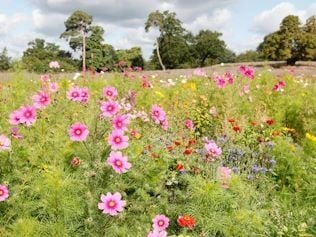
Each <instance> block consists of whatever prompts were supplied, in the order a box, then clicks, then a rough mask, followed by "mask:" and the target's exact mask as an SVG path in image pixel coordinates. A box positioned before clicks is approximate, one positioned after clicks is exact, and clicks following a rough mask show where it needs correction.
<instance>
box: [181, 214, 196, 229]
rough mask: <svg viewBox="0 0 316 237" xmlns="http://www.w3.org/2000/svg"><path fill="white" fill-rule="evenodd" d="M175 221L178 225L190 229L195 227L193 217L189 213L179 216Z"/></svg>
mask: <svg viewBox="0 0 316 237" xmlns="http://www.w3.org/2000/svg"><path fill="white" fill-rule="evenodd" d="M177 223H178V225H179V226H181V227H183V228H188V229H191V230H192V229H193V228H194V227H195V219H194V218H193V217H192V216H190V215H183V216H179V217H178V219H177Z"/></svg>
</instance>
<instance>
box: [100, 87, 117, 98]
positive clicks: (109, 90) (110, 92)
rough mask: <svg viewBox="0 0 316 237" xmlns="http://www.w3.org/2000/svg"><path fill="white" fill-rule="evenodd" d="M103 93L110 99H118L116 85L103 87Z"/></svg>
mask: <svg viewBox="0 0 316 237" xmlns="http://www.w3.org/2000/svg"><path fill="white" fill-rule="evenodd" d="M103 95H104V96H105V97H106V98H107V99H109V100H116V98H117V95H118V93H117V90H116V88H115V87H111V86H108V87H105V88H103Z"/></svg>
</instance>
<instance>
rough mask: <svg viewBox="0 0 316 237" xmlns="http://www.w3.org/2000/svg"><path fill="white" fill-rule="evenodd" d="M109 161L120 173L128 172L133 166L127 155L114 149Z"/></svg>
mask: <svg viewBox="0 0 316 237" xmlns="http://www.w3.org/2000/svg"><path fill="white" fill-rule="evenodd" d="M107 163H108V165H110V166H112V168H113V169H114V170H115V172H116V173H119V174H122V173H126V172H127V171H128V170H129V169H130V168H131V167H132V164H131V163H129V162H128V161H127V156H123V155H122V152H120V151H118V152H114V151H112V152H111V153H110V156H109V158H108V159H107Z"/></svg>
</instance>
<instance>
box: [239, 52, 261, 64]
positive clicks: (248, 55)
mask: <svg viewBox="0 0 316 237" xmlns="http://www.w3.org/2000/svg"><path fill="white" fill-rule="evenodd" d="M260 60H261V58H260V56H259V53H258V52H257V51H256V50H247V51H245V52H242V53H240V54H238V56H237V57H236V62H257V61H260Z"/></svg>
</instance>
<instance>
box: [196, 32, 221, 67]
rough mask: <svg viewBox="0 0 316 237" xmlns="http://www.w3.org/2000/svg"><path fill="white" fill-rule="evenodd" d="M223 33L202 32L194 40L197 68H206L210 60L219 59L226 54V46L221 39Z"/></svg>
mask: <svg viewBox="0 0 316 237" xmlns="http://www.w3.org/2000/svg"><path fill="white" fill-rule="evenodd" d="M220 36H222V34H221V33H218V32H216V31H214V32H213V31H210V30H201V31H200V32H199V33H198V34H197V35H196V36H195V37H194V39H193V45H192V46H191V47H192V49H193V58H194V59H195V60H196V64H197V66H200V67H203V66H205V61H206V59H208V58H213V59H216V58H219V57H221V56H223V54H224V53H225V48H226V44H225V42H224V41H223V40H221V39H220Z"/></svg>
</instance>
